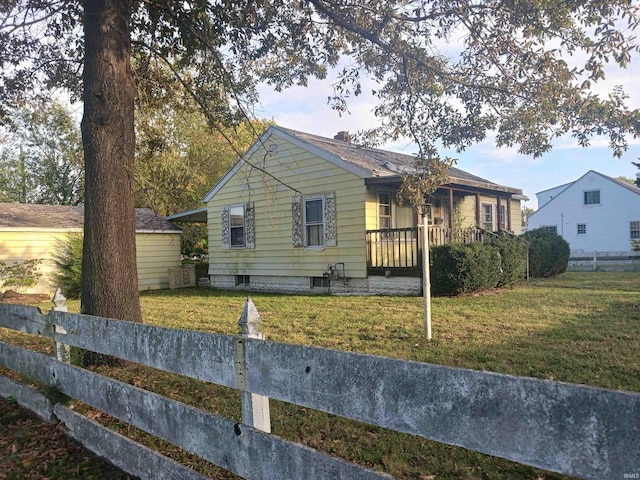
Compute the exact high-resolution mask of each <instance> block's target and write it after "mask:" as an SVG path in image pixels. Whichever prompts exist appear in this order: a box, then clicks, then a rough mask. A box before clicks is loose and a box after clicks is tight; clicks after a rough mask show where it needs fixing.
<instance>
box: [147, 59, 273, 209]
mask: <svg viewBox="0 0 640 480" xmlns="http://www.w3.org/2000/svg"><path fill="white" fill-rule="evenodd" d="M145 72H146V73H145V81H144V83H143V84H142V85H140V88H139V94H138V101H137V107H138V108H137V114H136V206H138V207H149V208H151V209H153V210H154V211H156V212H158V213H160V214H162V215H165V216H166V215H171V214H174V213H178V212H180V211H185V210H190V209H194V208H198V207H199V206H201V202H202V198H203V197H204V195H205V194H206V193H207V191H208V189H209V188H211V185H214V184H215V183H216V182H217V181H218V180H219V179H220V178H221V177H222V175H223V174H224V173H226V171H227V170H228V169H229V168H230V167H231V165H233V162H235V161H236V160H237V159H238V157H240V156H241V155H242V153H243V152H245V151H246V150H247V149H248V148H249V146H250V145H251V143H252V142H253V141H254V140H255V137H256V135H260V134H262V132H263V131H264V130H265V129H266V128H267V127H268V126H269V125H270V124H271V123H272V122H268V121H266V120H254V121H246V120H245V121H243V122H240V123H239V124H237V125H233V124H232V125H228V126H222V125H220V126H218V128H217V129H216V128H215V127H213V128H212V127H211V126H210V124H209V122H207V118H206V117H205V115H203V113H202V111H201V109H200V108H199V107H198V105H197V103H196V102H195V100H194V99H193V98H192V97H191V96H190V95H189V94H188V93H187V92H185V91H184V89H182V88H178V87H177V86H176V85H172V83H171V81H172V74H171V71H170V69H169V68H168V67H167V66H166V65H163V64H158V65H155V66H154V67H153V68H152V67H151V66H150V65H146V66H145Z"/></svg>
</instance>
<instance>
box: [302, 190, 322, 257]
mask: <svg viewBox="0 0 640 480" xmlns="http://www.w3.org/2000/svg"><path fill="white" fill-rule="evenodd" d="M304 224H305V232H306V239H307V246H308V247H317V246H322V245H324V206H323V198H322V197H310V198H307V199H305V202H304Z"/></svg>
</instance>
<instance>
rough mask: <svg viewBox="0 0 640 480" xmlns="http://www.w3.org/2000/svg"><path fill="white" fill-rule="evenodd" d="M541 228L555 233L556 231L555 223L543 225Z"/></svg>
mask: <svg viewBox="0 0 640 480" xmlns="http://www.w3.org/2000/svg"><path fill="white" fill-rule="evenodd" d="M542 228H544V229H545V230H546V231H547V232H553V233H555V234H557V233H558V226H557V225H544V226H543V227H542Z"/></svg>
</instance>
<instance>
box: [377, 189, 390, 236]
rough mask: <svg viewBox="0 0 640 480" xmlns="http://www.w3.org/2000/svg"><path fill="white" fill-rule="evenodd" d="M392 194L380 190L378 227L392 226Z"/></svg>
mask: <svg viewBox="0 0 640 480" xmlns="http://www.w3.org/2000/svg"><path fill="white" fill-rule="evenodd" d="M391 198H392V197H391V194H390V193H388V192H378V228H379V229H383V228H392V222H391Z"/></svg>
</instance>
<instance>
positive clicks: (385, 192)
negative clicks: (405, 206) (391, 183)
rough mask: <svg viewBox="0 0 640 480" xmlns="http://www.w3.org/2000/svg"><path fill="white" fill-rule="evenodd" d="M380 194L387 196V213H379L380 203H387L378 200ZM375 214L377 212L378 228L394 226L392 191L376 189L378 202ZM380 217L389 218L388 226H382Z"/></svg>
mask: <svg viewBox="0 0 640 480" xmlns="http://www.w3.org/2000/svg"><path fill="white" fill-rule="evenodd" d="M380 195H388V196H389V203H388V205H389V215H380V207H382V205H387V204H384V203H382V202H381V201H380ZM377 208H378V211H377V214H378V229H379V230H382V229H387V228H394V222H395V215H394V213H395V212H394V201H393V192H390V191H388V190H378V202H377ZM382 218H388V219H389V225H388V226H386V227H385V226H383V225H382V222H381V219H382Z"/></svg>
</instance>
